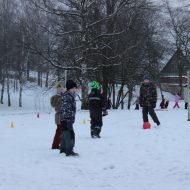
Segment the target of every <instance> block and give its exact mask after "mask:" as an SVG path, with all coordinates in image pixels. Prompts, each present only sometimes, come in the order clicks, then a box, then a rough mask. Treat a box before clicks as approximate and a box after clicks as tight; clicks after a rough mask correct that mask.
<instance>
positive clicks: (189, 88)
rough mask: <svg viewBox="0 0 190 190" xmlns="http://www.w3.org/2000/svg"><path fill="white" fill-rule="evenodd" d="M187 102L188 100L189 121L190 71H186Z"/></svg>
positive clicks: (189, 117)
mask: <svg viewBox="0 0 190 190" xmlns="http://www.w3.org/2000/svg"><path fill="white" fill-rule="evenodd" d="M187 93H188V96H187V100H188V120H187V121H190V71H187Z"/></svg>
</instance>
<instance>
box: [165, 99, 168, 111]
mask: <svg viewBox="0 0 190 190" xmlns="http://www.w3.org/2000/svg"><path fill="white" fill-rule="evenodd" d="M168 106H169V100H167V99H165V109H167V108H168Z"/></svg>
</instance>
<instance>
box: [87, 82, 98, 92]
mask: <svg viewBox="0 0 190 190" xmlns="http://www.w3.org/2000/svg"><path fill="white" fill-rule="evenodd" d="M88 86H89V87H90V88H92V89H97V90H99V89H100V84H99V83H98V82H97V81H92V82H90V83H89V84H88Z"/></svg>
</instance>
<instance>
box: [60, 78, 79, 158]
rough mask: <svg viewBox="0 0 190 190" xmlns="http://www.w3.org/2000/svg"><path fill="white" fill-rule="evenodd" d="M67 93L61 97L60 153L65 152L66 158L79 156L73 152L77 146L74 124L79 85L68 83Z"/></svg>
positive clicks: (70, 81) (72, 82) (71, 81)
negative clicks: (76, 95)
mask: <svg viewBox="0 0 190 190" xmlns="http://www.w3.org/2000/svg"><path fill="white" fill-rule="evenodd" d="M66 88H67V91H66V92H65V93H64V94H62V96H61V125H62V135H61V147H60V153H62V152H64V153H65V154H66V156H79V154H78V153H75V152H74V151H73V148H74V146H75V132H74V129H73V124H74V122H75V114H76V101H75V93H76V89H77V84H76V83H75V82H74V81H73V80H68V81H67V83H66Z"/></svg>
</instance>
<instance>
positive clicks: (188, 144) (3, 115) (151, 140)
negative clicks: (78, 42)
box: [0, 102, 190, 190]
mask: <svg viewBox="0 0 190 190" xmlns="http://www.w3.org/2000/svg"><path fill="white" fill-rule="evenodd" d="M47 104H48V103H47ZM172 104H173V103H171V102H170V108H169V111H157V114H158V117H159V118H160V121H161V126H159V127H156V126H155V124H153V122H152V120H150V121H151V124H152V128H151V129H150V130H143V129H142V117H141V111H135V110H131V111H128V110H124V111H121V110H117V111H110V112H109V116H107V117H105V118H104V127H103V130H102V134H101V135H102V138H101V139H91V138H90V135H89V133H90V130H89V121H88V123H87V124H86V125H84V124H83V120H84V119H86V120H89V116H88V112H83V111H78V112H77V117H76V123H75V132H76V147H75V151H76V152H78V153H79V154H80V157H79V158H71V157H65V156H64V155H63V154H59V151H57V150H51V143H52V139H53V136H54V132H55V128H56V127H55V125H54V114H53V113H51V114H48V113H42V114H40V118H37V117H36V114H35V111H30V110H28V109H26V110H25V111H21V110H19V111H18V110H17V111H15V112H13V111H11V110H6V111H5V112H4V111H3V109H2V107H0V150H1V156H0V189H1V190H12V189H14V190H37V189H39V190H47V189H50V190H60V189H65V190H80V189H81V190H87V189H90V190H101V189H102V190H139V189H140V190H161V189H162V190H189V186H190V162H189V157H190V138H189V137H190V123H189V122H187V111H186V110H184V109H183V107H184V104H183V103H181V108H180V109H175V110H174V109H172V108H171V107H172ZM11 122H13V123H14V128H10V125H11Z"/></svg>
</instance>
